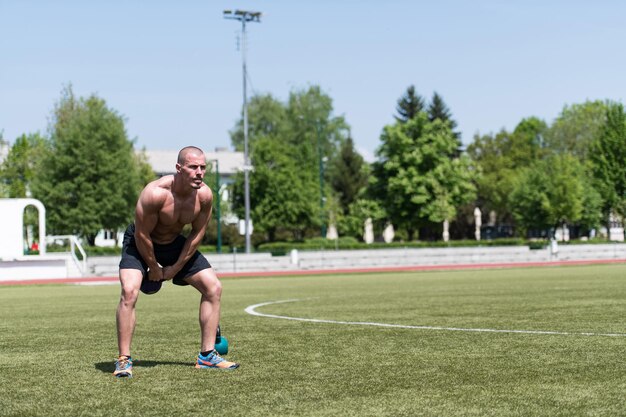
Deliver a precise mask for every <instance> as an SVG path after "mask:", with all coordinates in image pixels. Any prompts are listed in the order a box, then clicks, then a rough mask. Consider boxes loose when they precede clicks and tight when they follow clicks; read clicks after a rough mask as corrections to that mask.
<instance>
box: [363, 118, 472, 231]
mask: <svg viewBox="0 0 626 417" xmlns="http://www.w3.org/2000/svg"><path fill="white" fill-rule="evenodd" d="M381 141H382V144H381V146H380V147H379V149H378V150H377V156H378V158H379V159H378V161H377V162H376V163H375V164H374V175H375V177H376V179H375V181H374V182H373V187H372V191H373V193H374V195H376V196H377V197H379V199H380V201H381V203H382V204H383V205H384V207H385V209H386V211H387V213H388V214H389V216H390V219H391V220H392V223H393V224H394V225H397V226H399V227H402V228H404V229H405V230H406V232H407V236H408V239H409V240H411V239H412V238H413V237H414V235H415V231H416V230H417V229H418V227H421V226H423V225H425V224H428V222H437V223H439V222H441V221H443V220H452V219H453V218H454V217H455V216H456V209H457V207H460V206H461V205H463V204H465V203H467V202H469V201H471V200H473V199H474V197H475V187H474V185H473V183H472V179H473V175H474V172H473V170H472V168H471V165H470V161H469V158H467V157H466V156H463V157H461V158H455V157H454V154H455V152H456V145H457V141H456V138H455V137H454V134H453V133H452V130H451V129H450V126H449V124H448V122H444V121H441V120H439V119H437V120H435V121H432V122H431V121H429V120H428V117H427V115H426V113H424V112H422V113H420V114H418V115H417V116H416V117H415V118H413V119H412V120H409V121H408V122H406V123H400V122H398V123H396V124H394V125H389V126H385V128H384V129H383V133H382V135H381Z"/></svg>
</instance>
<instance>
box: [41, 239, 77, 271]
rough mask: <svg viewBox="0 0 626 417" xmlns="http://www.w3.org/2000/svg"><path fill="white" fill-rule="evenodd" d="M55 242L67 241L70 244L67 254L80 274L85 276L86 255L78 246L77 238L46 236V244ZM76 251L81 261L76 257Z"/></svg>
mask: <svg viewBox="0 0 626 417" xmlns="http://www.w3.org/2000/svg"><path fill="white" fill-rule="evenodd" d="M57 240H67V241H69V242H70V252H69V253H70V255H71V256H72V260H73V261H74V264H75V265H76V266H77V267H78V270H79V271H80V273H81V274H82V275H85V272H87V254H86V253H85V250H84V249H83V246H82V245H81V244H80V241H79V240H78V238H77V237H76V236H74V235H53V236H46V241H47V243H50V242H53V243H54V242H56V241H57ZM76 249H78V252H79V253H80V256H81V258H82V259H79V258H78V256H76Z"/></svg>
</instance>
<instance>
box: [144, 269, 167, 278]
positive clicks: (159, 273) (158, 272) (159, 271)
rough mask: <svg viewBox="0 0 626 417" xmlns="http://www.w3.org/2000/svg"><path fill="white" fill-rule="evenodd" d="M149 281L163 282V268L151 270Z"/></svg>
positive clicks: (149, 271)
mask: <svg viewBox="0 0 626 417" xmlns="http://www.w3.org/2000/svg"><path fill="white" fill-rule="evenodd" d="M148 279H149V280H150V281H163V279H164V278H163V268H161V267H158V268H154V269H152V268H150V269H149V270H148Z"/></svg>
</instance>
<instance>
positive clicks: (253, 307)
mask: <svg viewBox="0 0 626 417" xmlns="http://www.w3.org/2000/svg"><path fill="white" fill-rule="evenodd" d="M296 301H302V300H301V299H291V300H279V301H269V302H266V303H259V304H254V305H251V306H248V307H246V309H245V312H246V313H248V314H250V315H252V316H258V317H266V318H270V319H282V320H294V321H306V322H309V323H329V324H345V325H351V326H376V327H391V328H395V329H417V330H441V331H451V332H479V333H517V334H541V335H556V336H607V337H626V333H587V332H585V333H577V332H559V331H552V330H506V329H470V328H463V327H442V326H410V325H405V324H388V323H375V322H367V321H343V320H323V319H307V318H302V317H289V316H278V315H275V314H265V313H259V312H258V311H256V309H257V308H259V307H263V306H268V305H272V304H281V303H293V302H296Z"/></svg>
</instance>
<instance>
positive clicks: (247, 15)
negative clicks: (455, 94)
mask: <svg viewBox="0 0 626 417" xmlns="http://www.w3.org/2000/svg"><path fill="white" fill-rule="evenodd" d="M224 18H225V19H234V20H239V21H240V22H241V57H242V66H243V159H244V161H243V175H244V205H245V217H246V219H245V222H246V224H245V229H244V230H245V231H244V233H245V236H246V253H250V246H251V245H250V170H251V169H252V164H251V163H250V158H249V157H248V94H247V85H246V76H247V74H248V73H247V68H246V23H247V22H257V23H261V12H251V11H248V10H235V11H234V12H233V11H232V10H224Z"/></svg>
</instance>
